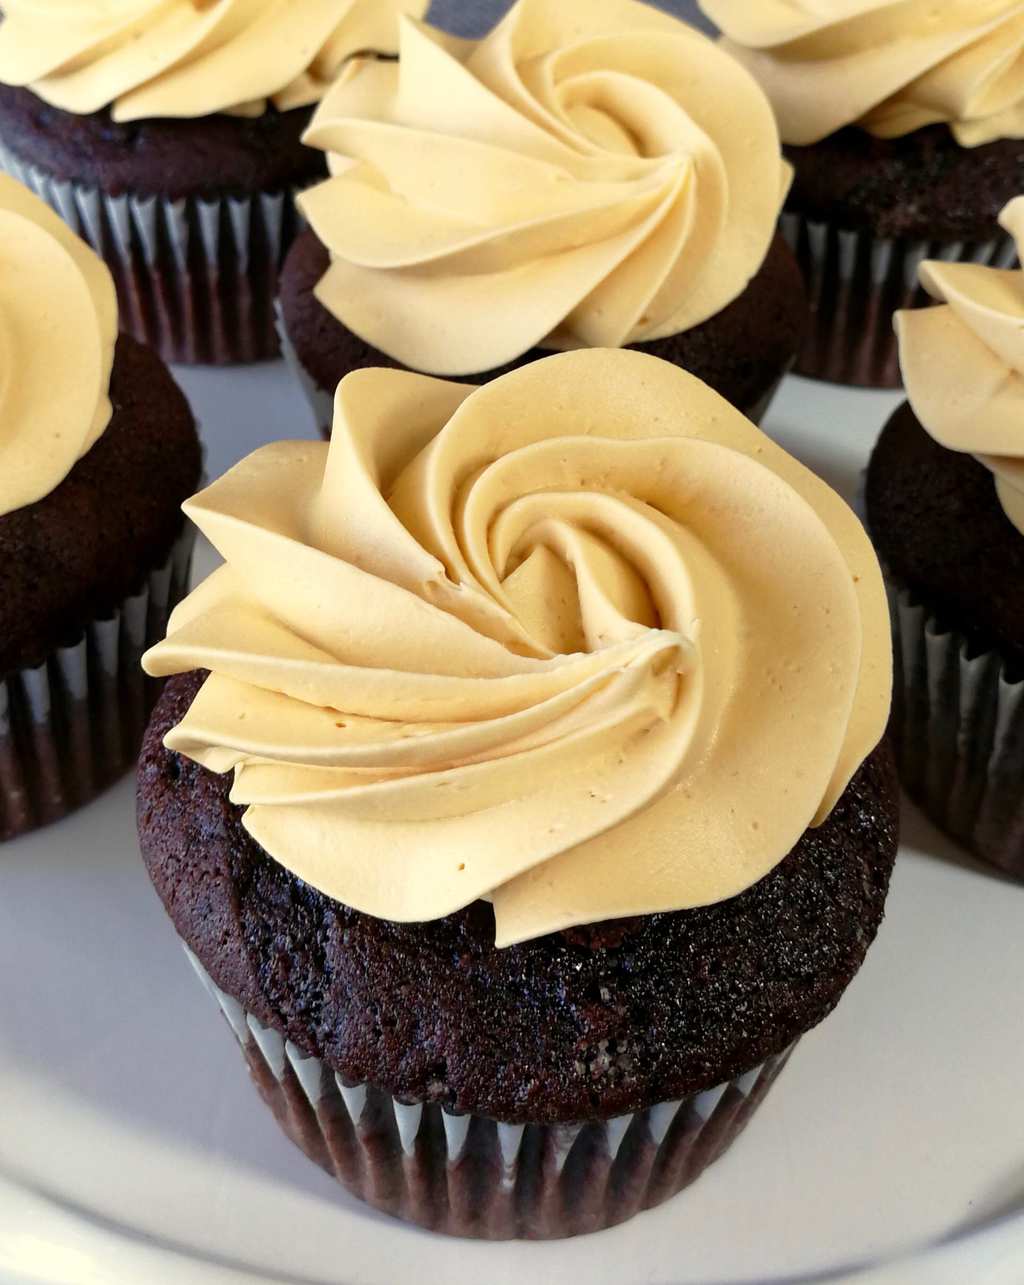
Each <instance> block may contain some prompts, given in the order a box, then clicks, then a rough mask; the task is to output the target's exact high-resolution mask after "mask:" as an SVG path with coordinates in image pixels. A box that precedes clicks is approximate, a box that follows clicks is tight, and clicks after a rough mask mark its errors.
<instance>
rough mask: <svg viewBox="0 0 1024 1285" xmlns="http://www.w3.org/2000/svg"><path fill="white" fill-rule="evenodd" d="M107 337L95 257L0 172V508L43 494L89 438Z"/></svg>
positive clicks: (108, 317) (113, 320)
mask: <svg viewBox="0 0 1024 1285" xmlns="http://www.w3.org/2000/svg"><path fill="white" fill-rule="evenodd" d="M116 340H117V301H116V297H115V294H114V283H113V280H112V279H111V276H110V273H109V271H108V270H107V268H106V266H105V265H104V263H103V262H102V260H101V259H100V258H99V257H98V256H97V255H96V254H94V253H93V251H92V250H90V249H89V247H88V246H87V245H86V244H85V243H84V242H82V241H80V240H79V239H78V238H77V237H76V236H75V235H74V233H73V232H71V231H70V229H69V228H68V227H67V225H66V224H65V223H64V222H62V220H61V219H60V218H58V216H57V215H56V214H54V212H53V211H52V210H51V209H50V208H49V206H48V205H46V204H44V202H43V201H41V200H40V199H39V198H38V197H37V196H34V195H33V194H32V193H31V192H29V191H28V189H27V188H24V187H22V185H21V184H20V183H16V182H15V181H14V179H12V178H8V177H7V176H6V175H0V517H2V516H3V515H4V514H5V513H13V512H14V510H15V509H20V508H23V507H24V506H25V505H27V504H33V503H35V501H36V500H41V499H42V498H43V497H44V496H46V495H49V494H50V492H51V491H52V490H54V489H55V488H56V487H57V486H58V485H59V484H60V483H61V482H63V480H64V479H65V477H67V475H68V473H70V472H71V469H72V468H73V467H74V465H75V464H76V462H77V461H78V460H80V459H81V458H82V456H83V455H85V454H86V452H87V451H88V450H89V449H90V448H91V447H92V446H93V445H94V444H95V443H96V442H97V441H98V440H99V438H100V436H101V435H102V433H103V430H104V429H105V428H106V427H107V424H108V423H109V422H110V416H111V406H110V398H109V395H108V394H109V385H110V368H111V365H112V364H113V360H114V344H115V342H116Z"/></svg>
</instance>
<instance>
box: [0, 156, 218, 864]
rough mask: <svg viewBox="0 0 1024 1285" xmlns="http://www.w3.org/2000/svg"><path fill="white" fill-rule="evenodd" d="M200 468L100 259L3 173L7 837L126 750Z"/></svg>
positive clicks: (155, 362) (2, 704)
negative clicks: (122, 323) (143, 665)
mask: <svg viewBox="0 0 1024 1285" xmlns="http://www.w3.org/2000/svg"><path fill="white" fill-rule="evenodd" d="M199 470H200V460H199V441H198V439H197V437H196V431H195V426H194V424H193V422H192V416H191V413H190V412H189V409H188V405H187V404H186V402H185V399H184V397H183V396H182V394H181V393H180V391H179V390H178V388H177V387H176V385H175V384H174V383H173V382H172V380H171V377H170V375H169V374H168V372H167V370H166V369H165V368H164V366H163V365H162V363H161V362H160V360H159V358H157V357H156V356H155V355H154V354H153V353H151V352H149V351H148V350H147V349H145V348H143V347H141V346H140V345H139V344H137V343H135V342H134V341H133V340H131V339H128V338H127V337H126V336H123V335H122V336H121V337H120V338H118V334H117V305H116V300H115V295H114V287H113V283H112V281H111V279H110V274H109V272H108V271H107V269H106V268H105V267H104V265H103V263H102V262H101V261H100V260H99V259H98V258H97V257H96V255H95V254H93V252H92V251H91V250H90V249H89V248H88V247H87V246H85V245H84V244H83V243H82V242H80V241H78V240H77V239H76V238H75V237H74V235H73V234H72V233H71V232H70V231H69V230H68V228H67V227H66V226H65V225H64V224H63V223H62V222H61V221H60V219H59V218H57V216H56V215H55V214H54V213H53V212H52V211H51V210H50V209H49V208H48V207H47V206H46V205H44V204H43V203H42V201H40V200H38V198H36V197H35V196H33V195H32V194H31V193H30V192H28V191H27V190H26V189H25V188H23V187H21V186H20V185H19V184H18V183H16V182H15V181H14V180H13V179H10V178H7V177H2V176H0V840H3V839H9V838H11V837H12V836H13V835H15V834H19V833H21V832H22V831H24V830H28V829H31V828H32V827H33V826H36V825H40V824H42V823H43V822H46V821H51V820H53V819H55V818H56V817H58V816H61V815H63V814H64V813H65V812H67V811H68V810H70V809H71V808H72V807H75V806H77V805H78V804H81V803H84V802H85V801H86V800H87V799H89V798H91V797H92V795H93V794H95V793H96V792H97V791H98V790H99V789H101V788H103V787H104V786H105V785H107V784H109V783H110V782H111V781H112V780H113V779H114V778H115V777H116V776H118V775H119V774H120V773H121V772H123V771H124V770H125V769H126V768H127V767H128V765H129V764H130V763H132V762H133V761H134V759H135V755H136V752H137V750H138V746H139V741H140V739H141V737H142V731H143V728H144V726H145V723H146V718H147V716H148V713H149V710H150V708H151V707H152V703H153V699H154V697H155V694H156V685H155V684H153V683H152V682H146V680H145V679H144V678H143V677H142V675H141V673H140V671H139V659H140V657H141V655H142V652H143V651H144V650H145V648H146V647H147V646H148V645H149V644H150V643H151V642H152V641H153V640H154V639H155V638H157V637H159V636H160V635H162V633H163V631H164V629H165V627H166V622H167V616H168V612H169V610H170V608H171V607H172V606H173V605H174V604H175V602H176V601H177V600H178V598H180V597H181V596H182V594H183V593H184V592H185V589H186V587H187V582H188V565H189V560H190V551H191V544H192V539H191V534H190V533H189V532H186V531H185V530H184V529H183V522H182V518H181V513H180V505H181V501H182V499H183V498H184V497H185V496H187V495H188V494H189V493H190V492H191V491H192V490H193V489H194V487H195V485H196V482H197V481H198V479H199Z"/></svg>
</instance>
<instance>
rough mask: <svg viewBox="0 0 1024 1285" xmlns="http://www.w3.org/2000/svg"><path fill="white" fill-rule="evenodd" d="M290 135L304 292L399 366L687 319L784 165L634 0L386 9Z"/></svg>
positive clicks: (751, 224)
mask: <svg viewBox="0 0 1024 1285" xmlns="http://www.w3.org/2000/svg"><path fill="white" fill-rule="evenodd" d="M400 41H401V48H400V59H399V61H398V62H397V63H382V62H379V61H370V60H355V61H354V62H352V63H350V64H349V66H348V67H347V68H346V70H345V72H344V74H343V75H342V76H341V77H340V78H339V80H338V81H337V83H336V84H335V86H334V87H333V88H332V89H331V91H330V92H329V93H328V94H327V95H326V96H325V98H324V100H323V102H322V103H321V105H320V107H319V109H318V111H317V113H316V116H315V117H314V120H313V124H312V125H311V127H310V129H309V130H308V131H307V134H306V141H307V142H309V143H310V144H312V145H313V146H316V147H320V148H322V149H323V150H324V151H326V152H327V153H328V154H329V160H330V168H331V173H332V177H331V178H329V179H328V180H326V181H325V182H324V183H322V184H320V185H318V186H317V187H315V188H313V189H311V190H310V191H308V192H307V193H305V194H304V195H303V196H302V197H301V198H300V205H301V207H302V209H303V212H304V213H305V214H306V216H307V218H308V219H309V221H310V223H311V224H312V226H313V228H314V230H315V231H316V233H317V235H318V236H319V238H320V240H321V241H322V242H323V243H324V245H325V246H326V247H327V248H328V250H329V251H330V254H331V260H332V263H331V267H330V268H329V270H328V271H327V273H326V275H325V276H324V277H323V279H322V280H321V282H320V283H319V285H318V287H317V291H316V293H317V297H318V298H319V299H320V301H321V302H322V303H323V304H324V306H325V307H326V308H327V309H328V310H329V311H330V312H332V313H333V314H334V316H335V317H337V318H338V319H339V320H340V321H341V322H342V323H343V324H344V325H345V326H347V327H348V328H349V329H350V330H352V331H354V332H355V333H356V334H358V335H360V336H361V337H362V338H363V339H365V340H366V341H367V342H369V343H371V344H372V345H373V346H374V347H376V348H378V349H380V350H381V351H383V352H385V353H387V354H388V355H389V356H391V357H392V358H395V359H396V360H398V361H401V362H402V363H403V364H404V365H406V366H408V367H410V368H413V369H416V370H423V371H427V372H429V373H431V374H436V375H467V374H474V373H480V372H482V371H488V370H493V369H496V368H498V367H500V366H503V365H505V364H506V363H507V362H510V361H513V360H514V359H516V358H518V357H520V356H522V354H523V353H525V352H527V351H529V350H530V349H531V348H533V347H534V346H536V345H542V346H544V347H547V348H551V349H569V348H579V347H620V346H625V345H627V344H630V343H640V342H643V341H646V340H652V339H657V338H662V337H664V336H666V335H670V334H675V333H678V332H679V331H682V330H687V329H690V328H691V327H693V326H696V325H699V324H700V323H701V322H702V321H705V320H707V318H708V317H710V316H712V315H714V314H715V313H717V312H719V311H721V310H722V309H723V308H724V307H726V305H727V304H729V303H731V302H732V301H733V300H734V299H735V298H736V297H737V296H738V295H739V294H741V293H742V291H743V290H744V289H745V287H746V286H747V284H748V282H749V281H750V279H751V278H752V277H753V276H754V275H755V274H756V272H757V271H758V270H759V268H760V267H761V264H762V263H763V261H764V257H765V255H766V253H767V251H768V247H769V245H770V244H771V241H772V238H773V237H774V235H775V227H776V221H777V218H778V213H779V209H780V207H781V204H782V200H783V197H784V195H785V192H786V190H787V188H788V185H789V181H790V171H789V168H788V166H787V165H786V163H785V162H784V161H783V160H782V158H781V152H780V144H779V138H778V132H777V129H776V126H775V122H774V119H773V117H772V113H771V109H770V107H769V104H768V102H767V101H766V99H765V97H764V95H763V93H762V92H761V90H760V89H759V88H758V86H757V84H756V83H755V82H754V80H753V79H752V78H751V77H750V76H749V75H748V74H747V73H746V72H745V71H744V70H743V69H742V68H741V67H739V66H738V65H737V64H736V62H735V61H734V60H733V59H731V58H729V57H727V56H726V55H725V54H723V53H722V52H721V51H720V50H719V49H718V48H716V47H715V45H714V44H713V42H711V41H709V40H708V39H707V38H706V37H705V36H703V35H702V34H701V33H700V32H697V31H695V30H694V29H693V28H691V27H688V26H687V25H686V24H685V23H683V22H680V21H679V20H678V19H676V18H672V17H670V16H669V15H667V14H664V13H662V12H660V11H658V10H655V9H652V8H650V7H649V6H648V5H645V4H640V3H637V0H560V3H558V4H552V3H551V2H550V0H519V2H518V3H517V4H515V5H514V6H513V8H512V9H511V10H510V12H509V13H508V14H507V15H506V17H505V18H504V19H503V20H502V21H501V22H500V23H499V24H498V26H496V27H495V28H494V29H493V30H492V31H491V32H490V33H489V34H488V35H487V36H485V37H484V38H483V39H482V40H480V41H477V42H470V41H455V40H452V39H451V38H449V37H447V36H445V35H443V34H442V33H441V32H438V31H435V30H433V29H431V28H430V27H428V26H426V25H424V24H419V23H416V22H413V21H411V20H404V21H403V22H402V24H401V32H400Z"/></svg>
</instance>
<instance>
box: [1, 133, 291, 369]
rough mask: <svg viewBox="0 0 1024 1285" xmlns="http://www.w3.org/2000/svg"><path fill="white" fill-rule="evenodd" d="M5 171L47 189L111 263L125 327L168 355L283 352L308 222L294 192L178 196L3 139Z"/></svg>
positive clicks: (238, 358) (240, 358) (211, 360)
mask: <svg viewBox="0 0 1024 1285" xmlns="http://www.w3.org/2000/svg"><path fill="white" fill-rule="evenodd" d="M0 169H3V170H5V171H6V172H7V173H8V174H10V175H12V176H13V177H14V178H16V179H18V180H19V181H20V182H22V183H24V184H25V186H26V187H29V188H31V189H32V190H33V191H34V192H35V193H36V194H37V195H39V196H41V197H42V198H43V200H45V201H46V202H47V204H49V205H50V206H52V207H53V209H54V210H56V211H57V213H58V214H59V215H60V216H61V217H62V218H63V219H64V221H65V223H67V224H68V226H69V227H70V228H71V229H72V231H74V232H75V233H76V234H77V235H78V236H80V237H81V238H82V239H83V240H84V241H86V242H88V244H89V245H91V246H92V247H93V249H95V250H96V252H97V253H98V254H100V255H101V256H102V257H103V259H104V260H105V261H106V263H107V266H108V267H109V268H110V271H111V273H112V274H113V277H114V282H115V285H116V286H117V297H118V304H119V310H120V322H121V328H122V330H125V331H127V332H128V333H129V334H130V335H132V336H134V338H136V339H139V340H141V341H142V342H143V343H145V344H148V345H149V347H151V348H153V349H155V350H156V351H157V352H158V353H159V354H160V356H161V357H162V358H163V359H164V361H167V362H184V363H191V364H207V365H226V364H228V363H231V362H253V361H265V360H268V359H270V358H272V357H276V356H277V351H278V348H277V333H276V330H275V328H274V312H273V301H274V296H275V295H276V293H277V277H278V271H279V269H280V266H281V263H282V262H283V260H284V256H285V254H286V252H287V250H288V247H289V246H290V245H291V243H292V241H293V240H294V238H295V234H296V232H297V231H298V229H299V228H300V226H301V216H300V215H299V213H298V211H297V209H296V207H295V192H294V191H291V190H289V191H281V192H269V193H259V194H257V195H255V196H252V197H235V196H226V197H222V198H218V199H215V200H201V199H199V198H196V197H185V198H182V199H179V200H169V199H163V198H160V197H156V196H135V195H132V194H131V193H124V194H122V195H119V196H110V195H108V194H107V193H105V192H102V191H100V190H99V189H97V188H92V187H87V186H85V185H83V184H80V183H72V182H68V181H65V180H60V179H55V178H53V177H51V176H50V175H49V174H47V173H46V172H45V171H44V170H41V169H38V168H37V167H36V166H34V165H31V164H29V163H27V162H25V161H22V160H20V159H19V158H18V157H16V156H15V155H14V154H13V153H12V152H10V151H9V150H7V149H6V148H5V147H3V145H2V143H0Z"/></svg>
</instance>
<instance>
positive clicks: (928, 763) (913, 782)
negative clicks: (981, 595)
mask: <svg viewBox="0 0 1024 1285" xmlns="http://www.w3.org/2000/svg"><path fill="white" fill-rule="evenodd" d="M889 597H890V605H891V608H892V619H893V630H894V641H895V648H894V650H895V662H896V673H895V685H894V701H893V720H892V727H893V739H894V743H895V746H896V752H897V756H898V763H899V769H900V778H901V780H902V782H903V786H904V788H905V789H906V791H907V793H908V794H909V795H910V797H911V798H912V799H913V800H914V802H915V803H917V804H918V805H919V806H920V807H921V809H922V810H923V811H924V812H925V813H926V815H927V816H928V817H929V818H930V819H931V820H932V821H933V822H934V823H935V824H936V825H937V826H938V827H939V829H941V830H943V831H945V832H946V833H947V834H948V835H950V836H951V837H952V838H954V839H956V840H958V841H959V842H960V843H962V844H963V845H964V847H966V848H967V849H968V850H969V851H971V852H972V853H974V854H975V855H976V856H978V857H981V858H982V859H983V860H985V861H989V862H991V863H992V864H994V865H996V866H998V867H999V868H1000V869H1002V870H1004V871H1006V872H1007V873H1008V874H1011V875H1015V876H1016V877H1018V878H1024V681H1017V682H1011V681H1010V680H1009V679H1008V677H1007V673H1006V669H1005V666H1004V664H1003V662H1002V660H1001V658H1000V657H999V656H998V655H996V654H995V653H994V652H983V653H981V654H977V653H973V652H972V651H971V649H970V647H969V645H968V641H967V639H966V638H965V637H964V636H963V635H962V634H960V633H958V632H956V631H955V630H948V629H944V628H943V627H942V626H941V625H940V624H939V622H938V621H937V620H936V618H935V617H934V616H933V615H932V614H931V613H930V612H929V611H928V610H927V608H926V607H924V606H922V605H921V604H920V603H919V602H918V601H916V600H915V599H914V597H913V596H912V595H911V594H909V593H907V592H906V591H904V590H901V589H898V588H896V587H893V586H891V585H890V589H889Z"/></svg>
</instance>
